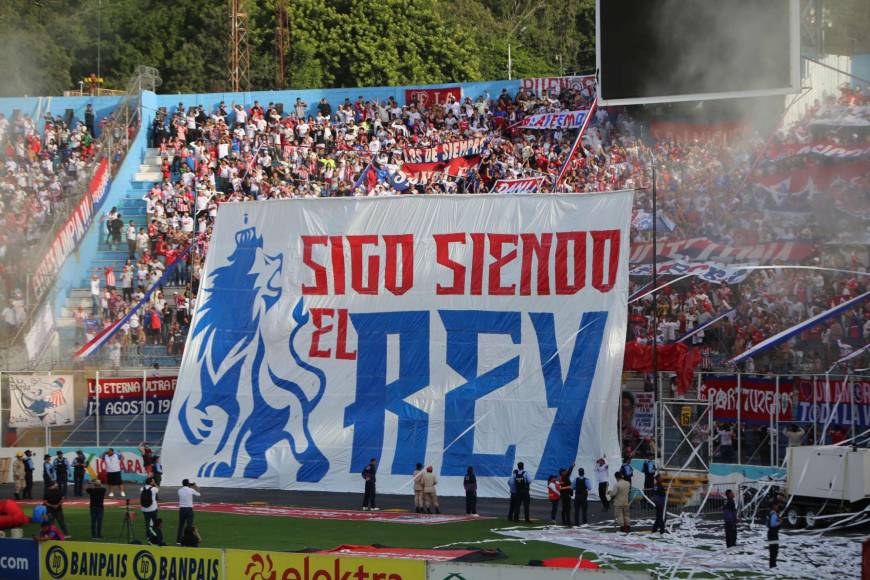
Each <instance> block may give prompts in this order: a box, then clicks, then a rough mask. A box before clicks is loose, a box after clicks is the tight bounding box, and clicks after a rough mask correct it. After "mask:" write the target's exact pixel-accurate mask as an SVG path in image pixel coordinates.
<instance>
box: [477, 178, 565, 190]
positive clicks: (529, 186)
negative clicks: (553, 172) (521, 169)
mask: <svg viewBox="0 0 870 580" xmlns="http://www.w3.org/2000/svg"><path fill="white" fill-rule="evenodd" d="M548 181H552V179H551V178H549V177H545V176H543V175H541V176H538V177H520V178H517V179H499V180H498V181H496V182H495V185H494V186H493V188H492V192H491V193H539V192H540V191H541V187H542V186H543V185H544V184H545V183H546V182H548Z"/></svg>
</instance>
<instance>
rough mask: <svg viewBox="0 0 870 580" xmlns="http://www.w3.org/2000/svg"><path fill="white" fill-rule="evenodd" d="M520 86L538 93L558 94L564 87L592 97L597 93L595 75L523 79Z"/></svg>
mask: <svg viewBox="0 0 870 580" xmlns="http://www.w3.org/2000/svg"><path fill="white" fill-rule="evenodd" d="M520 87H521V88H523V89H525V90H526V91H529V92H531V93H534V94H536V95H558V94H559V93H561V92H562V90H564V89H571V90H575V91H580V92H581V93H583V94H584V95H586V96H587V97H589V98H592V96H593V95H595V75H578V76H569V77H536V78H531V79H523V80H522V84H521V85H520Z"/></svg>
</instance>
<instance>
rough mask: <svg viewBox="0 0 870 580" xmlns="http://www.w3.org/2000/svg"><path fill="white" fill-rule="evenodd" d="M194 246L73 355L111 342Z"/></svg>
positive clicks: (91, 351) (85, 353)
mask: <svg viewBox="0 0 870 580" xmlns="http://www.w3.org/2000/svg"><path fill="white" fill-rule="evenodd" d="M192 247H193V244H189V245H188V246H187V248H185V250H184V251H183V252H181V253H180V254H179V255H178V256H177V257H176V258H175V261H174V262H172V264H170V265H169V266H167V268H166V270H165V271H164V272H163V275H162V276H160V279H159V280H157V282H155V283H154V284H153V285H152V286H151V287H150V288H148V291H147V292H145V296H143V297H142V299H141V300H139V302H137V303H136V305H135V306H133V308H131V309H130V311H129V312H128V313H127V314H126V316H123V317H122V318H121V319H119V320H117V321H115V322H113V323H112V324H110V325H108V326H106V327H105V328H104V329H103V330H101V331H100V332H98V333H97V335H96V336H95V337H94V338H92V339H91V340H90V341H88V342H87V343H85V344H84V345H82V347H81V348H80V349H78V350H77V351H76V353H75V355H73V357H74V358H76V359H84V358H87V357H89V356H91V355H92V354H94V353H95V352H97V351H98V350H100V349H101V348H102V347H103V346H104V345H105V344H106V343H107V342H109V340H111V338H112V337H113V336H115V333H117V332H118V330H120V329H121V327H123V326H124V325H125V324H127V322H128V321H129V320H130V318H132V317H133V315H134V314H136V313H137V312H139V310H141V309H142V307H143V306H144V305H145V304H146V303H147V302H148V300H149V299H150V298H151V294H153V293H154V291H155V290H157V289H158V288H160V287H161V286H163V285H164V284H165V283H166V281H167V280H168V279H169V276H170V275H171V274H172V272H174V271H175V268H176V266H178V262H179V261H180V260H184V259H185V258H187V255H188V254H189V253H190V249H191V248H192Z"/></svg>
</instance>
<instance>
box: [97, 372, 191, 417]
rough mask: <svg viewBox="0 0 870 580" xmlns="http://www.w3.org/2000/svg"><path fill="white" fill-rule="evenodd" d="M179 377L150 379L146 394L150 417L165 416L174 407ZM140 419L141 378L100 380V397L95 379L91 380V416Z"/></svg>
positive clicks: (147, 411) (147, 409)
mask: <svg viewBox="0 0 870 580" xmlns="http://www.w3.org/2000/svg"><path fill="white" fill-rule="evenodd" d="M177 381H178V377H174V376H165V377H164V376H159V377H148V383H147V388H146V392H145V399H146V400H145V401H144V403H145V405H146V408H145V412H146V413H147V414H149V415H154V414H165V413H168V412H169V407H170V405H171V404H172V395H173V394H174V393H175V383H176V382H177ZM98 403H99V408H100V415H141V414H142V404H143V401H142V377H122V378H111V379H100V385H99V397H98V396H97V381H96V379H88V415H92V414H94V413H95V412H96V409H97V406H98Z"/></svg>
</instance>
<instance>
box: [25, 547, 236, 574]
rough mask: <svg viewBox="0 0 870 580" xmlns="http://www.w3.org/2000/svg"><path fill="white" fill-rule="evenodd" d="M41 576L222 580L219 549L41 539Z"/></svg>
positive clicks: (220, 551)
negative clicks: (45, 540)
mask: <svg viewBox="0 0 870 580" xmlns="http://www.w3.org/2000/svg"><path fill="white" fill-rule="evenodd" d="M39 556H40V561H41V562H42V563H41V564H40V569H41V571H42V575H41V577H42V578H43V579H49V578H81V579H85V578H93V579H98V578H123V579H127V578H131V579H133V580H222V579H223V577H224V576H223V570H222V550H214V549H210V548H169V547H164V548H159V547H153V546H144V545H142V546H134V545H127V544H98V543H96V542H94V543H91V542H44V543H43V544H42V545H41V546H40V550H39Z"/></svg>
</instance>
